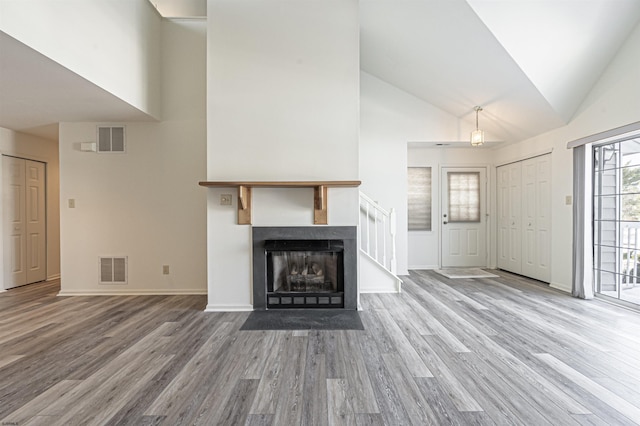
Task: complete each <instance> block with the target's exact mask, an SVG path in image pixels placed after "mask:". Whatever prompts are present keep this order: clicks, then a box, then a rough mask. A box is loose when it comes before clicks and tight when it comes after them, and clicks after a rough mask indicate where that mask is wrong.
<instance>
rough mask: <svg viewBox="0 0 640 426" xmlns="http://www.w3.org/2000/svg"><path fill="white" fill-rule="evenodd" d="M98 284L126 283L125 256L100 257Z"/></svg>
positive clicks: (126, 264)
mask: <svg viewBox="0 0 640 426" xmlns="http://www.w3.org/2000/svg"><path fill="white" fill-rule="evenodd" d="M99 260H100V284H126V283H127V279H128V275H129V274H128V263H129V262H128V259H127V256H120V257H100V258H99Z"/></svg>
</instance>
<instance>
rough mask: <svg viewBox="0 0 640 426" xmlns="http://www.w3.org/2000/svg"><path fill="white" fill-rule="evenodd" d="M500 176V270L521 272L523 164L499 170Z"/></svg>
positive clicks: (511, 165)
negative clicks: (521, 182) (521, 184)
mask: <svg viewBox="0 0 640 426" xmlns="http://www.w3.org/2000/svg"><path fill="white" fill-rule="evenodd" d="M497 174H498V197H497V199H498V268H500V269H504V270H505V271H510V272H514V273H516V274H520V273H521V272H522V271H521V264H522V259H521V251H522V236H521V233H522V232H521V229H520V227H521V220H522V219H521V198H522V197H521V188H520V180H521V164H520V163H513V164H507V165H505V166H500V167H498V168H497Z"/></svg>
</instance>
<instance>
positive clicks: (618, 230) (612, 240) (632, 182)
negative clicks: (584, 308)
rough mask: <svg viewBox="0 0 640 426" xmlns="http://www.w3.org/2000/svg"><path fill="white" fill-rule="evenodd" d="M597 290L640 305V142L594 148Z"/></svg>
mask: <svg viewBox="0 0 640 426" xmlns="http://www.w3.org/2000/svg"><path fill="white" fill-rule="evenodd" d="M593 164H594V174H593V184H594V188H593V193H594V199H593V230H594V235H593V237H594V240H593V241H594V279H595V291H596V293H599V294H601V295H604V296H608V297H613V298H616V299H620V300H624V301H627V302H631V303H636V304H640V138H635V139H628V140H624V141H618V142H615V143H609V144H606V145H598V146H595V147H594V161H593Z"/></svg>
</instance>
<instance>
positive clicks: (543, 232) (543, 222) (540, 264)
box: [522, 154, 551, 282]
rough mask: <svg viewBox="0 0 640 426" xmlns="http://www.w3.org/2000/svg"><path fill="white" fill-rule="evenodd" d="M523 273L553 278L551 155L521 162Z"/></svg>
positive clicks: (533, 276)
mask: <svg viewBox="0 0 640 426" xmlns="http://www.w3.org/2000/svg"><path fill="white" fill-rule="evenodd" d="M522 182H523V185H522V186H523V196H522V225H523V226H522V228H523V234H522V274H523V275H526V276H528V277H531V278H535V279H537V280H540V281H544V282H549V281H550V280H551V267H550V260H551V257H550V252H551V155H550V154H547V155H542V156H540V157H535V158H531V159H529V160H525V161H523V162H522Z"/></svg>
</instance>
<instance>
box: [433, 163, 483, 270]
mask: <svg viewBox="0 0 640 426" xmlns="http://www.w3.org/2000/svg"><path fill="white" fill-rule="evenodd" d="M486 174H487V171H486V169H485V168H483V167H464V168H460V167H455V168H453V167H444V168H442V174H441V180H440V182H441V191H440V194H441V203H440V206H441V226H440V229H441V249H440V252H441V259H442V267H443V268H451V267H486V266H487V203H486V186H487V178H486Z"/></svg>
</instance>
